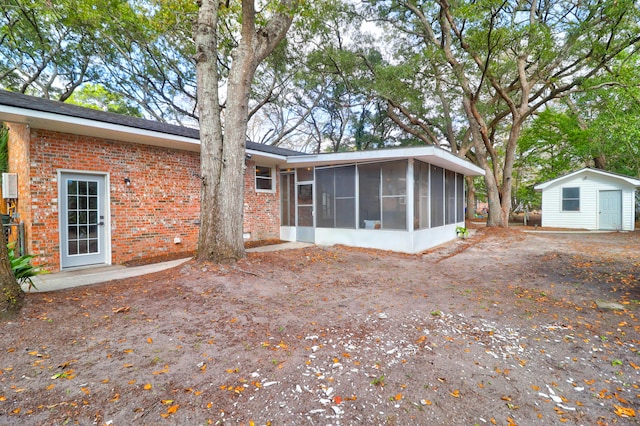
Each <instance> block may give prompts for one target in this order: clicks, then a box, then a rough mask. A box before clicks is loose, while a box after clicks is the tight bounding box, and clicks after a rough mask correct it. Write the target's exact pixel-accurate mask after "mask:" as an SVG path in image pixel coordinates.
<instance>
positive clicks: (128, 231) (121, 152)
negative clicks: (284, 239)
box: [9, 124, 279, 272]
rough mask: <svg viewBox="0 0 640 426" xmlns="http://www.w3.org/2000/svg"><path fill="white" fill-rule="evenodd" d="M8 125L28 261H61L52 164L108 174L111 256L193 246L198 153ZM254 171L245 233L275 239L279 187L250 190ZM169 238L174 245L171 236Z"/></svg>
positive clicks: (116, 259) (53, 267)
mask: <svg viewBox="0 0 640 426" xmlns="http://www.w3.org/2000/svg"><path fill="white" fill-rule="evenodd" d="M10 128H11V132H10V133H13V132H14V131H15V133H14V134H12V136H11V139H10V143H9V146H10V150H11V151H10V156H11V157H12V162H11V163H10V170H11V171H14V172H17V173H19V177H18V179H19V182H20V198H19V211H20V213H21V220H23V221H24V222H25V225H26V226H25V227H26V235H27V248H28V252H29V253H31V254H35V255H36V256H37V257H36V259H35V260H34V263H36V264H38V265H41V266H43V267H45V268H46V269H48V270H49V271H52V272H54V271H57V270H59V268H60V241H59V231H58V211H59V210H58V171H74V172H75V171H77V172H97V173H104V174H105V175H108V192H109V195H108V200H109V203H110V205H109V209H110V212H109V213H110V225H111V228H110V233H111V263H113V264H122V263H125V262H127V261H132V260H137V259H148V258H154V257H158V256H165V255H170V254H177V253H190V252H192V251H194V250H195V249H196V246H197V241H198V231H199V226H198V224H197V223H198V219H199V214H200V213H199V211H200V201H199V200H200V182H201V181H200V177H199V175H200V155H199V153H198V152H188V151H181V150H175V149H169V148H161V147H155V146H150V145H143V144H134V143H128V142H120V141H114V140H106V139H101V138H92V137H87V136H79V135H73V134H69V133H61V132H54V131H47V130H41V129H29V128H28V127H27V126H24V125H17V124H10ZM254 174H255V168H254V167H253V165H250V164H247V169H246V173H245V185H246V188H245V199H246V204H245V232H249V233H251V238H250V239H251V240H256V239H266V238H277V237H278V236H279V202H278V193H277V192H275V193H273V194H271V193H269V194H262V193H256V192H255V178H254ZM276 176H277V175H276ZM125 178H129V179H130V180H131V185H130V186H126V185H125V183H124V179H125ZM276 182H277V179H276ZM261 205H262V207H261ZM263 207H264V208H263ZM270 215H272V217H268V216H270ZM176 237H179V238H180V239H181V244H175V243H174V238H176Z"/></svg>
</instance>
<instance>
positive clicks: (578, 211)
mask: <svg viewBox="0 0 640 426" xmlns="http://www.w3.org/2000/svg"><path fill="white" fill-rule="evenodd" d="M639 187H640V179H636V178H633V177H630V176H624V175H619V174H616V173H611V172H606V171H604V170H599V169H592V168H584V169H581V170H578V171H575V172H573V173H569V174H568V175H565V176H561V177H558V178H556V179H553V180H550V181H547V182H544V183H541V184H539V185H536V186H535V190H536V191H542V226H543V227H544V226H548V227H554V228H576V229H589V230H616V231H633V230H634V228H635V192H636V189H637V188H639Z"/></svg>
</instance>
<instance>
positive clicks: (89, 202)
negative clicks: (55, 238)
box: [60, 173, 107, 268]
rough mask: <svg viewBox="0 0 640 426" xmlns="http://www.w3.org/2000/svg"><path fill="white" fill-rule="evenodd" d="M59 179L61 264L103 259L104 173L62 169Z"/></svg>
mask: <svg viewBox="0 0 640 426" xmlns="http://www.w3.org/2000/svg"><path fill="white" fill-rule="evenodd" d="M61 179H62V180H61V191H60V226H61V232H60V234H61V241H60V250H61V253H60V262H61V266H62V268H70V267H77V266H86V265H95V264H100V263H105V262H106V259H107V257H106V249H105V248H106V245H105V226H104V214H105V213H104V211H105V176H102V175H90V174H87V175H83V174H75V173H62V174H61Z"/></svg>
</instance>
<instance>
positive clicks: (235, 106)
mask: <svg viewBox="0 0 640 426" xmlns="http://www.w3.org/2000/svg"><path fill="white" fill-rule="evenodd" d="M296 4H297V1H296V0H282V1H280V2H279V6H278V7H277V9H278V12H276V13H274V15H273V16H272V17H271V19H270V20H269V22H267V23H266V25H265V26H263V27H261V28H260V29H259V30H256V10H255V4H254V0H243V1H242V29H241V37H240V40H239V41H238V46H237V47H236V48H235V50H234V52H233V62H232V65H231V69H230V71H229V80H228V81H227V104H226V108H225V122H224V129H225V131H224V136H223V131H222V120H221V117H220V114H221V108H220V104H219V96H218V85H219V76H218V71H217V53H218V51H217V25H218V12H219V8H220V7H225V6H224V5H223V4H222V3H220V2H218V0H201V2H200V10H199V13H198V20H197V23H196V26H195V30H194V31H195V33H194V38H195V41H196V73H197V77H198V112H199V117H200V118H199V120H200V143H201V160H200V161H201V170H202V190H201V195H202V196H201V200H200V237H199V241H198V252H197V254H196V259H198V260H211V261H215V262H221V261H229V260H231V261H234V260H237V259H240V258H242V257H244V256H245V250H244V241H243V224H244V167H245V163H244V159H245V145H246V135H247V122H248V120H249V95H250V93H251V83H252V82H253V78H254V75H255V72H256V69H257V67H258V65H259V64H260V63H261V62H262V61H263V60H264V59H265V58H266V57H267V56H268V55H269V54H270V53H271V52H272V51H273V49H275V47H276V45H277V44H278V43H279V42H280V41H281V40H282V39H283V38H284V36H285V35H286V33H287V31H288V30H289V27H290V25H291V21H292V19H293V7H294V6H295V5H296Z"/></svg>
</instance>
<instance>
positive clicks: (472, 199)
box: [465, 176, 476, 220]
mask: <svg viewBox="0 0 640 426" xmlns="http://www.w3.org/2000/svg"><path fill="white" fill-rule="evenodd" d="M465 181H466V182H467V211H466V214H465V218H466V219H467V220H471V219H475V217H476V187H475V185H474V184H473V176H465Z"/></svg>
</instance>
